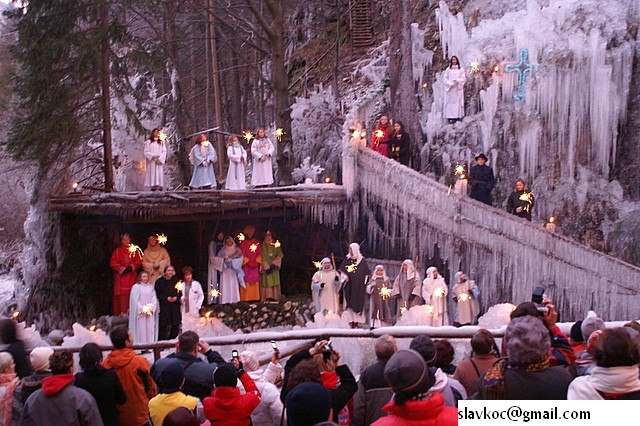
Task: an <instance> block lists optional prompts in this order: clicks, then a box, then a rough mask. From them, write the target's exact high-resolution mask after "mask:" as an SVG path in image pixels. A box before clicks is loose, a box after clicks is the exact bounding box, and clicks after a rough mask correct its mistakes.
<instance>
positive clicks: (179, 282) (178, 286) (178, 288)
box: [174, 280, 184, 292]
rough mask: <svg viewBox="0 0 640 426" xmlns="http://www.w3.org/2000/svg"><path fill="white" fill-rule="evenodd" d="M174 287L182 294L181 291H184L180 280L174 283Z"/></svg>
mask: <svg viewBox="0 0 640 426" xmlns="http://www.w3.org/2000/svg"><path fill="white" fill-rule="evenodd" d="M174 287H175V289H176V291H179V292H182V290H184V283H183V282H182V280H180V281H178V282H177V283H176V285H175V286H174Z"/></svg>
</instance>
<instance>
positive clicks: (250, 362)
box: [240, 351, 260, 372]
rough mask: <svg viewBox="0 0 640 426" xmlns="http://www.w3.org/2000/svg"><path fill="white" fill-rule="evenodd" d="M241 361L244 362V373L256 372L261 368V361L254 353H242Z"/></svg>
mask: <svg viewBox="0 0 640 426" xmlns="http://www.w3.org/2000/svg"><path fill="white" fill-rule="evenodd" d="M240 361H242V367H243V368H244V371H247V372H248V371H256V370H257V369H258V368H260V361H258V356H257V355H256V353H255V352H253V351H244V352H241V353H240Z"/></svg>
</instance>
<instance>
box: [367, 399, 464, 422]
mask: <svg viewBox="0 0 640 426" xmlns="http://www.w3.org/2000/svg"><path fill="white" fill-rule="evenodd" d="M383 410H384V411H386V412H388V413H389V415H388V416H386V417H381V418H380V419H378V420H377V421H376V422H374V423H372V425H373V426H386V425H389V426H405V425H421V426H454V425H457V424H458V410H457V409H455V408H453V407H445V406H444V399H443V398H442V395H440V394H439V393H435V394H433V395H431V396H430V397H429V398H428V399H425V400H422V401H407V402H406V403H405V404H404V405H396V403H395V401H391V402H389V403H388V404H387V405H385V406H384V407H383Z"/></svg>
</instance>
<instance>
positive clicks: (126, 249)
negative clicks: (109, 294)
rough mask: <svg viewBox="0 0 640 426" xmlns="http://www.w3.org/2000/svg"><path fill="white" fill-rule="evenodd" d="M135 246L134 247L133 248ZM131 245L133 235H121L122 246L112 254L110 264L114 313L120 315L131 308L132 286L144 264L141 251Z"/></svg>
mask: <svg viewBox="0 0 640 426" xmlns="http://www.w3.org/2000/svg"><path fill="white" fill-rule="evenodd" d="M132 247H133V249H132ZM136 247H137V246H132V245H131V237H130V236H129V234H127V233H124V234H122V235H121V236H120V247H118V248H116V249H115V250H114V251H113V254H112V255H111V262H110V266H111V269H112V270H113V315H120V314H121V313H124V312H127V310H128V309H129V295H130V294H131V287H133V285H134V284H135V283H136V280H137V278H138V272H137V271H138V268H140V265H141V264H142V258H141V257H140V251H139V250H138V249H136Z"/></svg>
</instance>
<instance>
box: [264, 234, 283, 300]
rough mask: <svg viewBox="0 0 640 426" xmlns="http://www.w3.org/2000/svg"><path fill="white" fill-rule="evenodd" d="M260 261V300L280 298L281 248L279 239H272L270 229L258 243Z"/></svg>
mask: <svg viewBox="0 0 640 426" xmlns="http://www.w3.org/2000/svg"><path fill="white" fill-rule="evenodd" d="M260 251H261V253H262V261H261V263H260V300H262V301H265V300H267V299H271V300H279V299H280V268H281V267H282V258H283V257H284V254H283V253H282V248H281V246H280V241H275V242H274V241H273V235H272V234H271V231H267V232H265V234H264V241H263V242H262V244H260Z"/></svg>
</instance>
